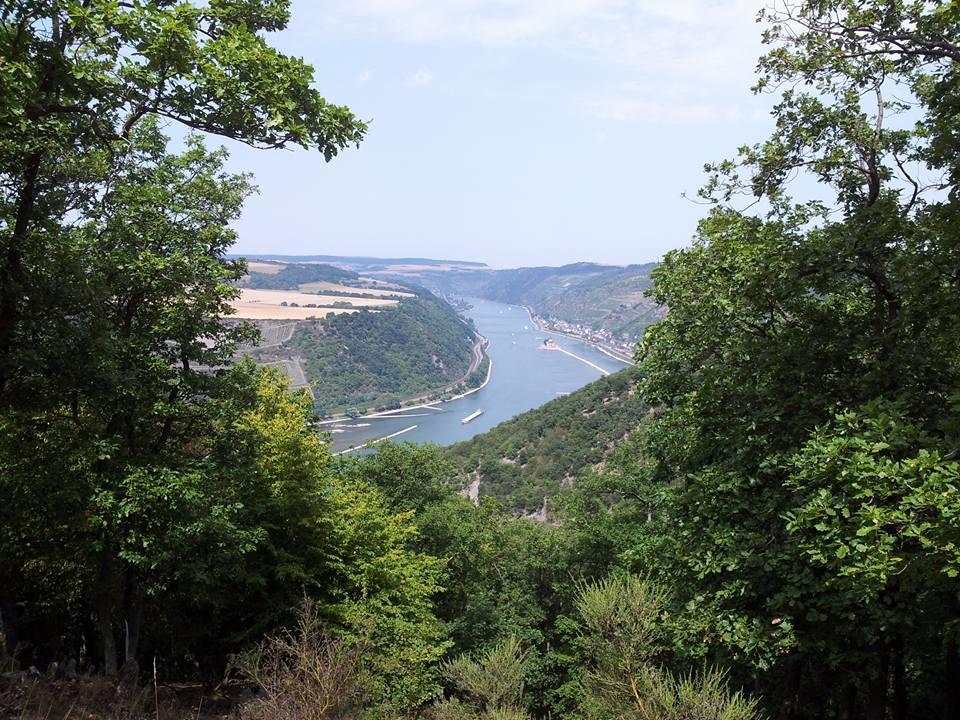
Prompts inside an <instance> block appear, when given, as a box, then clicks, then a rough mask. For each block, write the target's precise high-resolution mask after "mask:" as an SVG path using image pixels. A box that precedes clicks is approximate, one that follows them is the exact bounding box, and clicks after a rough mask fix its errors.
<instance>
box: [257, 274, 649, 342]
mask: <svg viewBox="0 0 960 720" xmlns="http://www.w3.org/2000/svg"><path fill="white" fill-rule="evenodd" d="M257 257H258V258H259V259H260V260H268V261H269V260H271V259H279V258H284V257H286V256H280V255H259V256H257ZM289 259H291V260H296V261H297V262H298V263H304V261H308V260H309V261H311V262H312V261H318V262H319V261H323V262H325V263H328V264H327V265H321V266H318V267H330V266H331V265H333V266H334V268H333V269H340V270H341V271H343V272H353V273H358V274H359V276H361V277H367V278H375V279H379V280H381V281H393V282H399V283H403V284H406V285H416V286H422V287H425V288H428V289H430V290H432V291H434V292H435V293H437V294H439V295H442V296H445V297H447V298H462V297H480V298H484V299H487V300H494V301H497V302H505V303H510V304H514V305H524V306H526V307H529V308H531V309H532V310H533V312H534V313H535V314H536V315H537V316H538V317H539V318H540V319H541V320H542V321H543V324H544V325H546V326H547V327H548V328H550V329H553V330H557V331H560V332H568V333H571V334H574V335H578V336H580V337H583V338H585V339H588V340H590V341H592V342H596V343H599V344H602V345H605V346H607V347H609V348H612V349H614V350H617V351H619V352H621V353H624V354H626V355H632V354H633V352H634V347H635V345H636V342H637V340H638V339H639V338H640V337H641V336H642V335H643V331H644V330H645V329H646V328H647V327H648V326H649V325H651V324H653V323H655V322H657V321H658V320H660V319H661V318H662V317H663V315H664V309H663V308H660V307H658V306H657V305H656V304H655V303H654V302H653V301H652V300H651V299H650V298H648V297H646V296H645V295H644V292H645V291H646V290H647V289H648V288H649V287H650V285H651V282H652V280H651V273H652V271H653V270H654V269H655V268H656V267H657V264H656V263H646V264H642V265H628V266H626V267H624V266H621V265H600V264H597V263H588V262H580V263H572V264H569V265H562V266H559V267H552V266H541V267H525V268H513V269H493V268H490V267H488V266H486V265H484V264H483V263H477V262H464V261H452V260H432V259H425V258H394V259H382V258H364V257H336V256H331V255H311V256H305V257H296V258H289ZM302 266H303V267H310V265H302ZM316 272H321V271H319V270H318V271H316ZM262 282H266V283H270V282H280V281H279V280H273V281H271V280H264V281H262Z"/></svg>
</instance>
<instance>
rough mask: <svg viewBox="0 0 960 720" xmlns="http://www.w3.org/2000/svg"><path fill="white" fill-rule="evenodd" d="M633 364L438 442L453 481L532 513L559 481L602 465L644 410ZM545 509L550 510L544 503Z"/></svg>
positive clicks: (567, 482) (565, 481) (557, 489)
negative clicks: (461, 437) (459, 438)
mask: <svg viewBox="0 0 960 720" xmlns="http://www.w3.org/2000/svg"><path fill="white" fill-rule="evenodd" d="M639 379H640V373H639V371H638V370H637V369H635V368H628V369H626V370H621V371H620V372H618V373H615V374H613V375H610V376H609V377H605V378H603V379H601V380H597V381H596V382H593V383H590V384H589V385H587V386H586V387H584V388H581V389H580V390H577V391H575V392H572V393H570V394H569V395H567V396H565V397H559V398H557V399H555V400H551V401H550V402H548V403H547V404H546V405H543V406H542V407H539V408H536V409H534V410H530V411H528V412H525V413H523V414H522V415H518V416H517V417H515V418H513V419H512V420H508V421H507V422H504V423H501V424H500V425H497V426H496V427H495V428H493V429H492V430H489V431H488V432H485V433H482V434H480V435H477V436H476V437H473V438H471V439H470V440H467V441H465V442H460V443H457V444H455V445H451V446H450V447H448V448H443V451H442V452H443V454H444V455H445V456H446V457H447V458H448V460H449V462H450V463H451V464H453V465H454V467H456V468H458V473H459V481H458V483H457V484H458V485H459V486H461V487H463V486H467V485H469V484H470V483H471V482H473V481H475V480H479V481H480V485H479V493H480V495H481V496H483V497H487V496H489V497H491V498H495V499H497V500H498V501H499V503H500V504H501V505H502V506H503V507H504V508H505V509H507V510H508V511H510V512H512V513H518V514H522V513H531V512H537V511H539V510H541V509H542V508H543V507H544V503H545V502H546V503H547V504H548V505H549V503H550V501H551V500H552V498H555V497H557V496H559V495H560V494H561V491H562V490H563V488H564V487H566V486H569V485H571V484H572V483H574V482H579V480H580V479H581V478H583V477H584V476H588V475H591V474H592V473H593V471H594V470H601V469H602V468H603V465H604V463H606V462H607V461H608V460H609V459H610V457H611V455H613V454H614V453H616V452H618V451H619V449H620V447H621V445H623V444H624V443H625V442H627V441H628V440H629V439H630V438H631V437H632V436H633V434H634V431H635V430H636V429H637V428H638V427H639V426H640V423H641V421H642V420H643V418H644V417H645V416H646V415H647V413H648V412H649V410H650V406H649V405H647V404H646V403H645V402H644V401H643V400H642V399H641V398H640V396H639V393H638V392H637V382H638V381H639ZM547 509H548V511H549V510H550V508H549V507H548V508H547Z"/></svg>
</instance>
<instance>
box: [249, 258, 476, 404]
mask: <svg viewBox="0 0 960 720" xmlns="http://www.w3.org/2000/svg"><path fill="white" fill-rule="evenodd" d="M273 257H279V256H272V257H271V258H258V259H256V260H251V261H250V263H249V274H248V275H247V277H246V278H244V279H243V281H242V282H241V286H242V287H243V288H244V297H243V298H241V301H240V302H237V303H234V307H235V308H236V310H237V317H238V318H251V319H255V320H256V322H257V324H258V326H259V327H260V330H261V341H260V343H259V345H258V346H257V347H249V348H246V349H245V353H246V354H248V355H250V356H251V357H252V358H253V359H254V360H255V361H256V362H258V363H260V364H263V365H274V366H277V367H280V368H281V369H283V371H284V372H285V373H286V374H287V376H288V378H289V379H290V382H291V385H292V386H293V387H308V388H310V390H311V392H312V393H313V396H314V400H315V403H316V411H317V412H318V414H320V415H327V414H331V415H334V414H341V413H362V412H364V411H367V410H371V409H385V408H392V407H396V406H398V405H399V403H400V402H401V401H403V400H406V399H408V398H412V397H418V396H421V395H431V394H434V393H443V392H445V391H448V388H451V387H454V386H457V385H458V384H460V383H461V382H466V383H469V382H473V380H474V378H475V377H477V376H479V373H480V372H481V368H480V367H479V366H478V355H477V354H475V353H474V352H473V347H474V343H475V341H476V334H475V332H474V330H473V328H472V326H471V325H470V324H468V323H467V322H465V321H464V320H463V319H462V318H461V317H460V316H459V315H458V314H457V312H456V311H455V310H454V309H453V308H452V307H451V306H450V305H449V304H448V303H446V302H445V301H443V300H442V299H440V298H438V297H436V296H435V295H433V294H432V293H431V292H429V291H428V290H425V289H423V288H420V287H414V286H410V285H407V284H402V283H395V282H387V281H386V280H377V279H373V278H369V277H363V276H361V275H359V274H358V273H356V272H354V271H351V270H344V269H342V268H339V267H335V266H333V265H330V264H326V263H306V262H297V263H285V262H281V261H278V260H275V259H272V258H273ZM317 257H321V256H317ZM297 259H298V260H302V259H303V258H297ZM282 291H289V292H282ZM268 318H272V319H268ZM468 375H469V377H468Z"/></svg>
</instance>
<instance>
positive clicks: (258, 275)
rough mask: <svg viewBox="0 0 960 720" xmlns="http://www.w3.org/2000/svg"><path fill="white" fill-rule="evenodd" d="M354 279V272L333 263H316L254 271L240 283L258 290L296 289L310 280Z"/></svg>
mask: <svg viewBox="0 0 960 720" xmlns="http://www.w3.org/2000/svg"><path fill="white" fill-rule="evenodd" d="M356 279H357V274H356V273H352V272H348V271H347V270H341V269H340V268H335V267H333V265H323V264H320V263H316V264H303V265H284V266H283V268H282V269H281V270H280V271H279V272H275V273H265V272H255V271H254V272H251V273H250V274H249V275H248V276H247V277H246V278H245V279H244V281H243V283H242V285H243V286H244V287H249V288H256V289H259V290H298V289H299V288H300V286H301V285H305V284H307V283H312V282H332V283H342V282H344V281H349V280H356Z"/></svg>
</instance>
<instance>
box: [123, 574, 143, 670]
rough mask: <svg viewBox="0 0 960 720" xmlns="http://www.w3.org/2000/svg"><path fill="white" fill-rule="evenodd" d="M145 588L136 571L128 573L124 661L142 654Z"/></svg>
mask: <svg viewBox="0 0 960 720" xmlns="http://www.w3.org/2000/svg"><path fill="white" fill-rule="evenodd" d="M143 600H144V588H143V583H141V582H140V579H139V577H137V573H136V572H133V571H131V572H129V573H128V574H127V595H126V601H125V603H124V605H125V607H124V622H125V626H124V632H125V641H124V652H123V656H124V657H123V659H124V662H130V661H131V660H134V661H136V659H137V656H138V655H139V654H140V629H141V628H142V627H143Z"/></svg>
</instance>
